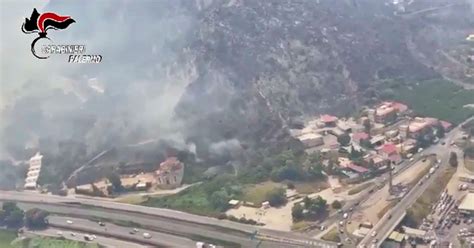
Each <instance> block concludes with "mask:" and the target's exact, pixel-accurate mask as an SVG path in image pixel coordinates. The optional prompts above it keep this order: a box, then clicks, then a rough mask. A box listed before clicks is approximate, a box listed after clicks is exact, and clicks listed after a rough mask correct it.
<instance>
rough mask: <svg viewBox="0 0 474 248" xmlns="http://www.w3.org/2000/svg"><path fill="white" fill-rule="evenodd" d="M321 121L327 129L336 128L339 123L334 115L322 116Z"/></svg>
mask: <svg viewBox="0 0 474 248" xmlns="http://www.w3.org/2000/svg"><path fill="white" fill-rule="evenodd" d="M320 120H321V122H322V123H324V125H325V126H326V127H335V126H336V122H337V117H336V116H333V115H326V114H325V115H321V117H320Z"/></svg>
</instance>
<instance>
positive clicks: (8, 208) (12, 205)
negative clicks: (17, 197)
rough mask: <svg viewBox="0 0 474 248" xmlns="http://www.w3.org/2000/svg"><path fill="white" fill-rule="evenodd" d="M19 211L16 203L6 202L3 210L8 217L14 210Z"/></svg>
mask: <svg viewBox="0 0 474 248" xmlns="http://www.w3.org/2000/svg"><path fill="white" fill-rule="evenodd" d="M16 209H19V208H18V206H17V205H16V202H11V201H6V202H4V203H3V205H2V210H3V211H5V214H6V215H9V214H10V212H12V211H13V210H16Z"/></svg>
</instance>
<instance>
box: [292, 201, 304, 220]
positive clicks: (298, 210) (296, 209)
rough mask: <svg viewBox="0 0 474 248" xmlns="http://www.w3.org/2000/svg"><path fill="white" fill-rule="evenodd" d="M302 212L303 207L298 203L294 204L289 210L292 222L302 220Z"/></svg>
mask: <svg viewBox="0 0 474 248" xmlns="http://www.w3.org/2000/svg"><path fill="white" fill-rule="evenodd" d="M303 210H304V209H303V207H302V206H301V205H300V204H299V203H296V204H295V205H294V206H293V208H292V209H291V217H293V221H299V220H302V219H303V218H304V215H303Z"/></svg>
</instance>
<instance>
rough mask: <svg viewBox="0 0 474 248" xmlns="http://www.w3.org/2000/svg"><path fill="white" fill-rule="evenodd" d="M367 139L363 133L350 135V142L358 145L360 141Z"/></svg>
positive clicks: (366, 135)
mask: <svg viewBox="0 0 474 248" xmlns="http://www.w3.org/2000/svg"><path fill="white" fill-rule="evenodd" d="M369 138H370V137H369V135H368V134H367V133H365V132H358V133H354V134H353V135H352V140H353V141H355V142H357V143H360V141H361V140H368V139H369Z"/></svg>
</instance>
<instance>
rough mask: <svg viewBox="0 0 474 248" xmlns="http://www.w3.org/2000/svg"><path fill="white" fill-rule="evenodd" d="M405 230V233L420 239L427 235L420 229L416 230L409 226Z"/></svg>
mask: <svg viewBox="0 0 474 248" xmlns="http://www.w3.org/2000/svg"><path fill="white" fill-rule="evenodd" d="M403 230H404V231H405V233H406V234H407V235H409V236H415V237H420V238H423V237H425V235H426V231H423V230H420V229H415V228H411V227H407V226H403Z"/></svg>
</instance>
